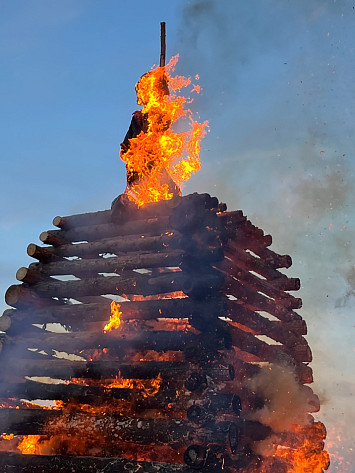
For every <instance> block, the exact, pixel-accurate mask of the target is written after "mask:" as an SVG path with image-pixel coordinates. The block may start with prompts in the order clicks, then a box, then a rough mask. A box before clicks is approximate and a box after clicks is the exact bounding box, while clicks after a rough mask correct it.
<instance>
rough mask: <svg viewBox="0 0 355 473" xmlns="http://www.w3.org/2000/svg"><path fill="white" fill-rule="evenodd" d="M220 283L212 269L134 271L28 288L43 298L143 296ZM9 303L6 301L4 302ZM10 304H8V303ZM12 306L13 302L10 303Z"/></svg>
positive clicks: (200, 290)
mask: <svg viewBox="0 0 355 473" xmlns="http://www.w3.org/2000/svg"><path fill="white" fill-rule="evenodd" d="M222 283H223V276H222V275H221V273H219V272H217V271H215V272H212V271H211V272H210V274H203V275H201V276H200V277H199V278H197V277H196V278H193V279H192V278H191V277H190V276H189V275H187V274H185V273H184V272H182V271H180V272H175V273H172V272H168V273H167V274H163V275H161V276H158V277H156V278H151V277H150V276H149V275H143V274H136V275H135V276H134V277H124V276H122V277H121V276H107V277H104V276H101V277H96V278H87V279H82V280H70V281H57V280H48V281H41V282H38V283H36V284H35V285H33V286H32V287H31V289H28V291H30V292H31V291H32V292H33V293H34V294H36V295H38V296H40V297H41V296H42V297H47V298H49V297H59V298H61V297H68V298H74V299H76V298H77V297H81V296H93V295H103V294H123V293H124V294H141V295H143V296H148V295H153V294H161V293H170V292H175V291H184V292H186V293H187V294H188V293H196V292H198V293H204V294H205V293H207V292H209V291H212V292H213V291H218V289H219V288H220V287H221V285H222ZM7 303H8V304H9V302H7ZM9 305H10V304H9ZM11 305H13V304H11Z"/></svg>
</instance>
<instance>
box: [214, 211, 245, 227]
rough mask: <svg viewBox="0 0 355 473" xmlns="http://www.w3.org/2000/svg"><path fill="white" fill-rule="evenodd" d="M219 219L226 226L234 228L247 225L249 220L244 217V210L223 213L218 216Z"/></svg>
mask: <svg viewBox="0 0 355 473" xmlns="http://www.w3.org/2000/svg"><path fill="white" fill-rule="evenodd" d="M218 218H219V219H220V221H221V222H222V223H223V225H225V226H230V227H232V228H234V227H235V226H236V225H240V224H242V223H245V221H246V220H247V218H246V217H245V216H244V215H243V211H242V210H233V211H231V212H222V213H221V214H219V215H218Z"/></svg>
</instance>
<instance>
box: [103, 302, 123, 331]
mask: <svg viewBox="0 0 355 473" xmlns="http://www.w3.org/2000/svg"><path fill="white" fill-rule="evenodd" d="M121 315H122V312H120V304H117V302H115V301H112V302H111V317H110V320H109V322H108V323H107V324H106V325H105V327H104V332H105V333H107V332H110V331H111V330H113V329H114V328H118V327H119V326H120V325H121Z"/></svg>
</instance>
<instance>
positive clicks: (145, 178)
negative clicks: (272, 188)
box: [121, 56, 208, 206]
mask: <svg viewBox="0 0 355 473" xmlns="http://www.w3.org/2000/svg"><path fill="white" fill-rule="evenodd" d="M177 61H178V56H175V57H173V58H172V59H171V60H170V62H169V64H168V65H167V66H165V67H156V68H153V69H152V70H151V71H150V72H148V73H147V74H144V75H143V76H142V77H141V78H140V79H139V81H138V83H137V85H136V91H137V102H138V105H143V109H142V116H143V117H144V120H145V119H146V120H147V130H142V131H141V132H140V133H139V135H138V136H137V137H135V138H131V139H130V140H129V147H128V149H123V150H122V151H121V158H122V160H123V161H124V162H125V163H126V164H127V173H128V174H130V175H135V176H136V178H135V179H134V182H132V183H131V184H130V185H129V187H128V188H127V190H126V193H127V195H128V197H129V198H130V199H131V200H133V201H134V202H136V204H137V205H139V206H142V205H144V204H145V203H148V202H157V201H159V200H163V199H165V200H167V199H171V198H172V197H173V195H174V193H176V192H177V190H176V188H174V183H175V184H176V185H179V184H180V183H181V182H182V181H186V180H188V179H190V177H191V175H192V174H194V173H195V172H196V171H198V170H199V169H200V159H199V154H200V140H201V138H202V137H203V136H204V135H205V133H206V128H207V126H208V123H207V122H204V123H198V122H197V121H194V120H193V118H192V112H191V110H189V109H187V108H185V105H186V104H187V103H188V101H187V99H186V98H185V97H183V96H178V95H176V93H175V92H176V91H180V89H181V88H183V87H187V86H188V85H190V84H191V80H190V79H189V78H185V77H182V76H172V75H171V73H172V72H173V71H174V68H175V65H176V63H177ZM193 91H194V92H197V93H199V91H200V88H199V87H198V86H194V87H193ZM181 118H183V119H184V123H183V124H181V121H180V119H181ZM177 122H179V123H178V125H179V126H180V125H183V126H184V127H185V131H182V132H177V131H176V124H177Z"/></svg>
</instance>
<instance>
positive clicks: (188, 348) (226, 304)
mask: <svg viewBox="0 0 355 473" xmlns="http://www.w3.org/2000/svg"><path fill="white" fill-rule="evenodd" d="M53 224H54V225H55V226H56V227H57V229H55V230H49V231H46V232H43V233H42V234H41V235H40V240H41V242H42V243H43V244H44V245H41V246H37V245H36V244H30V245H29V246H28V248H27V252H28V255H29V256H31V257H32V258H34V259H35V260H36V262H33V263H31V264H30V265H29V267H28V268H20V269H19V270H18V272H17V279H18V280H19V281H20V282H21V284H18V285H13V286H11V287H10V288H9V289H8V290H7V292H6V296H5V300H6V303H7V304H8V305H9V306H11V307H12V308H10V309H7V310H5V312H4V314H3V315H2V317H1V318H0V330H1V331H2V332H3V335H2V338H1V348H2V351H1V355H0V360H1V368H2V369H1V374H0V402H1V408H0V435H1V433H2V434H3V435H2V440H1V448H0V450H1V451H0V471H1V472H5V473H9V472H12V473H15V472H16V473H21V472H27V473H35V472H36V473H42V472H43V473H44V472H46V473H53V472H55V473H68V472H72V473H79V472H85V473H90V472H105V473H113V472H121V471H125V472H149V473H150V472H152V473H153V472H158V471H159V472H161V473H165V472H166V473H170V472H177V473H178V472H188V471H193V470H199V469H200V470H201V471H206V472H207V471H208V472H212V471H221V470H225V471H227V472H228V471H232V472H233V471H236V470H238V469H239V470H240V469H241V468H243V471H249V469H250V471H273V472H286V471H287V470H288V468H289V464H288V463H287V461H286V460H285V459H283V458H273V457H272V458H271V459H270V458H268V459H266V458H263V457H262V456H261V455H258V454H256V453H255V452H254V447H253V445H255V444H257V443H258V442H260V441H263V440H264V439H267V438H268V437H270V436H271V435H274V432H273V431H272V429H271V428H270V427H269V426H267V425H264V424H263V423H261V422H259V421H255V420H250V413H252V412H255V411H257V410H258V409H261V408H262V407H263V406H264V404H265V403H266V402H267V400H266V399H265V398H264V397H263V396H262V395H261V394H260V393H257V392H253V391H252V390H251V389H250V388H249V387H248V380H250V379H251V378H252V377H253V376H255V375H257V374H258V373H259V372H260V370H261V369H263V367H265V366H270V367H272V366H274V365H275V364H280V365H282V366H285V367H289V368H285V369H292V370H294V373H296V379H297V382H298V383H299V385H300V388H301V389H304V390H305V391H307V392H309V396H311V398H312V400H313V401H312V402H311V403H310V405H309V411H308V412H315V411H317V410H318V408H319V403H318V398H317V396H315V395H314V394H313V392H312V390H311V389H310V388H309V387H307V386H305V384H307V383H311V382H312V370H311V368H310V367H309V366H308V362H310V361H311V358H312V355H311V351H310V348H309V346H308V344H307V341H306V340H305V338H304V335H305V334H306V331H307V328H306V324H305V322H304V320H303V319H302V317H301V316H300V315H299V314H298V313H297V312H295V309H298V308H300V307H301V299H299V298H296V297H294V296H293V295H291V294H290V293H289V291H296V290H298V289H299V287H300V282H299V280H298V279H296V278H289V277H287V276H286V275H285V274H284V273H283V272H282V269H281V271H280V268H288V267H289V266H290V265H291V263H292V261H291V258H290V257H289V256H287V255H278V254H276V253H275V252H273V251H272V250H270V249H269V248H268V247H269V246H270V245H271V236H270V235H265V234H264V232H263V231H262V230H260V229H259V228H257V227H255V226H254V225H252V224H251V222H250V221H249V220H248V219H247V218H246V217H245V216H244V215H243V213H242V212H241V211H233V212H227V209H226V206H225V204H221V203H219V202H218V199H217V198H215V197H211V196H210V195H208V194H197V193H195V194H191V195H187V196H184V197H174V198H173V199H172V200H170V201H161V202H158V203H154V204H148V205H146V206H145V207H144V208H141V209H137V208H133V206H132V205H125V206H121V207H119V206H118V208H117V207H116V208H114V211H112V210H105V211H100V212H95V213H86V214H80V215H72V216H68V217H56V218H55V219H54V221H53ZM113 299H114V300H116V301H118V302H119V304H120V309H119V310H120V311H121V325H120V326H119V327H118V328H117V329H115V330H112V331H110V332H107V333H104V331H103V327H104V326H105V324H106V323H107V322H108V320H109V318H110V304H111V301H112V300H113ZM53 324H54V325H53ZM58 327H60V329H61V330H59V329H58ZM40 400H42V402H41V401H40ZM33 401H35V402H33ZM309 415H310V414H309ZM310 429H313V431H314V435H316V436H318V437H317V438H318V441H319V445H320V448H322V445H323V443H322V442H323V440H324V437H325V429H324V426H323V425H322V424H321V423H320V422H315V421H314V422H313V424H312V426H311V427H310ZM305 435H306V434H305V432H304V431H303V430H302V429H299V432H298V433H297V434H295V433H293V434H291V433H289V432H284V433H282V435H281V434H280V438H281V439H282V440H281V441H282V442H284V445H285V446H287V447H289V446H295V445H298V444H299V443H300V442H301V443H302V439H303V438H304V437H305ZM26 438H27V439H32V440H33V439H37V440H36V441H37V450H29V451H26V449H25V451H23V450H22V453H21V452H20V451H19V450H18V448H17V445H18V443H19V442H20V440H21V439H26ZM281 441H280V442H281ZM24 453H27V454H24Z"/></svg>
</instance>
